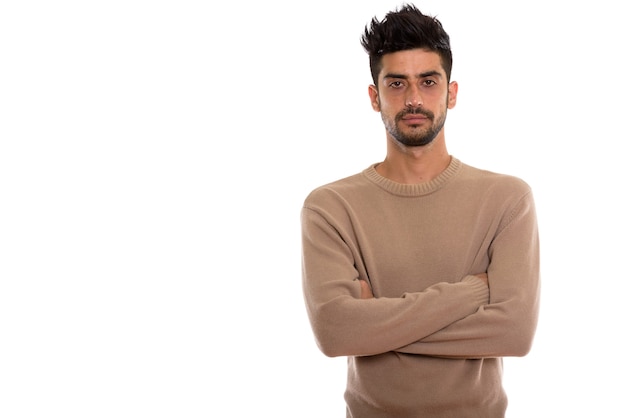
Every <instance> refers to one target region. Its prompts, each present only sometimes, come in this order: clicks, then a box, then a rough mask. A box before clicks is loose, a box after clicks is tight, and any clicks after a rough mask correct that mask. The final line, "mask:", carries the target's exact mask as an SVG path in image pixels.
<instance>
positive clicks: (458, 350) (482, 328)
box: [397, 192, 540, 358]
mask: <svg viewBox="0 0 626 418" xmlns="http://www.w3.org/2000/svg"><path fill="white" fill-rule="evenodd" d="M489 260H490V263H489V266H488V268H487V272H488V276H489V287H490V303H489V304H487V305H485V306H482V307H481V308H480V309H478V311H477V312H475V313H474V314H472V315H469V316H467V317H465V318H463V319H461V320H459V321H457V322H455V323H453V324H451V325H450V326H448V327H445V328H443V329H441V330H439V331H437V332H435V333H433V334H432V335H429V336H428V337H426V338H423V339H421V340H419V341H416V342H414V343H412V344H409V345H407V346H405V347H402V348H399V349H398V350H397V351H398V352H403V353H412V354H422V355H432V356H441V357H461V358H483V357H502V356H523V355H525V354H527V353H528V351H529V350H530V348H531V345H532V341H533V337H534V334H535V329H536V326H537V319H538V312H539V299H540V268H539V267H540V266H539V264H540V260H539V236H538V229H537V219H536V214H535V207H534V202H533V198H532V194H531V193H530V192H528V193H527V194H526V195H525V196H523V198H522V199H521V200H520V202H519V204H518V205H517V206H515V207H514V208H513V210H512V211H511V213H510V214H508V215H507V218H505V219H504V221H503V225H502V227H501V230H500V231H499V232H498V233H497V235H496V236H495V238H494V239H493V242H492V243H491V246H490V248H489Z"/></svg>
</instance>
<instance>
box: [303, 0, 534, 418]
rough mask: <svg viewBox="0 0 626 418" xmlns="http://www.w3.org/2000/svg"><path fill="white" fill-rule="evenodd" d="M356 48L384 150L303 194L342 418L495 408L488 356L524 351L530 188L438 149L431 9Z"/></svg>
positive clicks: (441, 74)
mask: <svg viewBox="0 0 626 418" xmlns="http://www.w3.org/2000/svg"><path fill="white" fill-rule="evenodd" d="M361 42H362V45H363V46H364V48H365V49H366V51H367V52H368V53H369V56H370V67H371V72H372V78H373V83H374V84H373V85H371V86H370V87H369V96H370V100H371V104H372V108H373V109H374V110H375V111H377V112H380V114H381V116H382V120H383V123H384V125H385V128H386V140H387V155H386V158H385V159H384V161H382V162H381V163H378V164H373V165H372V166H370V167H368V168H366V169H365V170H364V171H363V172H361V173H359V174H356V175H354V176H351V177H348V178H345V179H342V180H339V181H336V182H333V183H331V184H328V185H325V186H322V187H320V188H317V189H316V190H314V191H312V192H311V193H310V195H309V196H308V197H307V198H306V200H305V202H304V206H303V209H302V218H301V219H302V245H303V247H302V252H303V290H304V297H305V302H306V307H307V312H308V315H309V318H310V322H311V326H312V329H313V332H314V335H315V338H316V341H317V343H318V346H319V347H320V349H321V351H322V352H323V353H324V354H326V355H328V356H347V357H348V381H347V388H346V392H345V400H346V406H347V408H346V409H347V417H354V418H372V417H394V418H399V417H411V418H415V417H428V418H433V417H453V418H468V417H477V418H489V417H504V415H505V411H506V407H507V397H506V393H505V391H504V389H503V387H502V357H504V356H524V355H526V354H527V353H528V351H529V350H530V347H531V344H532V340H533V336H534V333H535V328H536V324H537V317H538V309H539V239H538V232H537V222H536V215H535V209H534V203H533V197H532V194H531V190H530V188H529V186H528V185H527V184H526V183H525V182H523V181H522V180H520V179H517V178H515V177H512V176H508V175H503V174H497V173H492V172H488V171H484V170H479V169H477V168H473V167H471V166H468V165H466V164H463V163H462V162H461V161H459V160H458V159H457V158H455V157H453V156H451V155H450V154H448V151H447V149H446V143H445V134H444V123H445V120H446V113H447V110H448V109H452V108H453V107H454V106H455V103H456V99H457V89H458V86H457V83H456V82H454V81H450V75H451V69H452V53H451V51H450V42H449V37H448V35H447V34H446V32H445V31H444V29H443V27H442V26H441V24H440V22H439V21H438V20H437V19H435V18H432V17H429V16H426V15H423V14H422V13H421V12H420V11H419V10H418V9H417V8H415V7H414V6H411V5H406V6H404V7H402V8H401V9H398V10H396V11H393V12H390V13H388V14H387V15H386V17H385V19H383V20H382V21H378V20H377V19H376V18H374V19H372V21H371V23H370V25H369V28H368V27H366V29H365V32H364V34H363V36H362V39H361Z"/></svg>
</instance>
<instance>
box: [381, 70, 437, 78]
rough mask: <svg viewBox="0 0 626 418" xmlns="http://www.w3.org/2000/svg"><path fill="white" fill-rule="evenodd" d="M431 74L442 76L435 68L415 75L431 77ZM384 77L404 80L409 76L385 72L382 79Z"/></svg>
mask: <svg viewBox="0 0 626 418" xmlns="http://www.w3.org/2000/svg"><path fill="white" fill-rule="evenodd" d="M432 76H437V77H443V74H441V73H440V72H439V71H437V70H431V71H425V72H423V73H419V74H418V75H417V78H425V77H432ZM386 78H399V79H401V80H406V79H408V78H409V77H408V76H407V75H406V74H395V73H387V74H386V75H385V76H384V77H383V80H384V79H386Z"/></svg>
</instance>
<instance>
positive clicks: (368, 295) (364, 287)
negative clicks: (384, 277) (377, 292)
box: [359, 280, 374, 299]
mask: <svg viewBox="0 0 626 418" xmlns="http://www.w3.org/2000/svg"><path fill="white" fill-rule="evenodd" d="M359 283H360V284H361V299H372V298H373V297H374V294H373V293H372V289H371V288H370V285H369V284H368V283H367V282H366V281H365V280H359Z"/></svg>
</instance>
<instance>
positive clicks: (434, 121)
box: [381, 108, 447, 147]
mask: <svg viewBox="0 0 626 418" xmlns="http://www.w3.org/2000/svg"><path fill="white" fill-rule="evenodd" d="M446 114H447V112H446V111H445V109H444V111H443V113H442V114H441V116H439V117H438V118H435V114H434V113H433V112H431V111H429V110H426V109H422V108H407V109H404V110H403V111H401V112H399V113H398V114H397V115H396V116H395V117H394V118H393V119H392V118H391V117H390V116H387V115H386V114H384V113H383V112H381V116H382V119H383V123H384V125H385V129H387V132H389V135H391V136H392V137H393V138H394V139H395V140H396V141H397V142H399V143H401V144H403V145H405V146H407V147H422V146H424V145H428V144H430V143H431V142H433V140H434V139H435V138H436V137H437V135H439V132H440V131H441V129H442V128H443V125H444V123H445V122H446ZM406 115H423V116H426V117H427V118H428V120H429V121H430V122H431V123H430V127H429V128H423V127H409V128H408V129H409V132H403V131H402V130H400V128H399V124H400V123H402V122H401V121H402V118H403V117H405V116H406Z"/></svg>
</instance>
